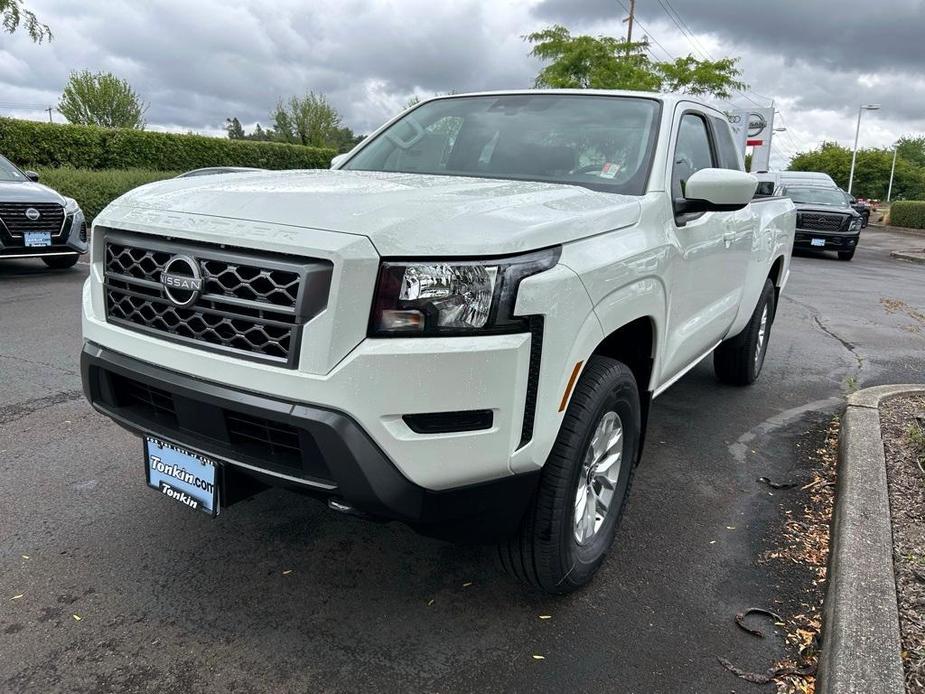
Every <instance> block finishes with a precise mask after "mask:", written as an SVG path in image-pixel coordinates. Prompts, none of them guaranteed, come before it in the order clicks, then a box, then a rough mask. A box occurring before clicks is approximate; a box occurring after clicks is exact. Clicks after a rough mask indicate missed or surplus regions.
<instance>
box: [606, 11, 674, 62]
mask: <svg viewBox="0 0 925 694" xmlns="http://www.w3.org/2000/svg"><path fill="white" fill-rule="evenodd" d="M617 4H618V5H620V7H622V8H623V10H624V11H625V12H626V13H627V14H629V9H628V8H627V6H626V5H624V4H623V1H622V0H617ZM633 21H634V22H635V23H636V24H637V25H638V26H639V28H640V29H642V31H643V33H644V34H645V35H646V38H650V39H652V43H654V44H655V45H656V46H658V47H659V48H661V49H662V51H664V52H665V55H667V56H668V59H669V60H674V59H675V57H674V55H673V54H672V53H671V51H669V50H668V49H667V48H665V47H664V46H663V45H662V44H661V43H660V42H659V40H658V39H657V38H655V35H654V34H653V33H652V32H651V31H649V29H648V28H647V27H646V26H645V25H644V24H643V23H642V22H640V21H639V18H638V17H635V18H634V19H633ZM649 53H652V51H651V50H650V51H649ZM652 57H653V58H655V57H656V56H655V55H654V54H652Z"/></svg>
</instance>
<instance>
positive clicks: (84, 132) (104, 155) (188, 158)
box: [0, 118, 334, 171]
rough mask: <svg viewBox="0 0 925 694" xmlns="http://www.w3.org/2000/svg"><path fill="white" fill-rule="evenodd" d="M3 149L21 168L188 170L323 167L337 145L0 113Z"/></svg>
mask: <svg viewBox="0 0 925 694" xmlns="http://www.w3.org/2000/svg"><path fill="white" fill-rule="evenodd" d="M0 150H2V152H0V153H2V154H3V155H4V156H5V157H6V158H7V159H10V160H11V161H13V162H14V163H16V164H18V165H19V166H23V167H37V166H70V167H74V168H80V169H148V170H153V171H189V170H190V169H198V168H202V167H204V166H255V167H260V168H266V169H324V168H327V167H328V166H330V164H331V157H333V156H334V150H332V149H321V148H317V147H303V146H301V145H289V144H283V143H279V142H253V141H249V140H228V139H224V138H220V137H205V136H203V135H176V134H172V133H155V132H148V131H144V130H128V129H125V128H99V127H96V126H90V125H63V124H57V123H38V122H34V121H25V120H16V119H12V118H0Z"/></svg>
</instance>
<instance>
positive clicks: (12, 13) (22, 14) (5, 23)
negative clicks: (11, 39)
mask: <svg viewBox="0 0 925 694" xmlns="http://www.w3.org/2000/svg"><path fill="white" fill-rule="evenodd" d="M20 24H21V25H22V26H23V28H24V29H25V30H26V33H27V34H29V38H31V39H32V40H33V41H35V42H36V43H42V41H44V40H46V39H47V40H48V41H51V40H52V39H53V38H54V36H53V35H52V33H51V29H49V28H48V25H47V24H42V23H41V22H40V21H39V20H38V18H37V17H36V16H35V13H34V12H32V11H30V10H27V9H26V8H25V7H23V6H22V0H0V27H2V28H3V30H4V31H6V32H7V33H10V34H12V33H13V32H14V31H16V30H17V29H18V28H19V26H20Z"/></svg>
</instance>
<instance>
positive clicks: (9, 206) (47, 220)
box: [0, 202, 64, 239]
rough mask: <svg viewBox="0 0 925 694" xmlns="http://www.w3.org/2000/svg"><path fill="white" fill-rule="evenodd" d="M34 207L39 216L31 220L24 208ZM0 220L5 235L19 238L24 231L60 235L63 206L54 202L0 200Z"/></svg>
mask: <svg viewBox="0 0 925 694" xmlns="http://www.w3.org/2000/svg"><path fill="white" fill-rule="evenodd" d="M29 209H34V210H36V211H37V212H38V213H39V218H38V219H35V220H32V219H29V218H28V217H27V216H26V210H29ZM0 222H2V223H3V230H4V231H5V232H6V234H5V235H6V236H8V237H9V238H13V239H21V238H22V235H23V232H26V231H47V232H50V233H51V234H52V236H60V235H61V233H62V232H63V231H64V206H63V205H59V204H58V203H56V202H0Z"/></svg>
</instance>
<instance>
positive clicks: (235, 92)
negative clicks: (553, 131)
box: [0, 0, 925, 167]
mask: <svg viewBox="0 0 925 694" xmlns="http://www.w3.org/2000/svg"><path fill="white" fill-rule="evenodd" d="M25 4H26V6H27V7H29V8H31V9H33V10H34V11H35V12H36V13H37V14H38V15H39V18H40V19H41V20H42V21H44V22H46V23H47V24H49V25H50V26H51V28H52V30H53V31H54V33H55V39H54V41H53V42H52V43H51V44H50V45H49V44H43V45H33V44H32V43H31V42H30V41H29V40H28V38H27V37H26V36H25V34H24V33H23V32H18V33H17V34H16V35H14V36H10V35H8V34H5V33H0V115H14V116H16V117H21V118H34V119H39V118H47V117H48V116H47V114H46V113H43V111H42V109H44V108H45V107H47V106H53V105H54V104H55V103H57V99H58V96H59V95H60V92H61V89H62V87H63V86H64V83H65V80H66V79H67V75H68V73H69V72H70V71H71V70H76V69H82V68H88V69H90V70H93V71H97V70H106V71H111V72H114V73H115V74H117V75H119V76H120V77H123V78H125V79H127V80H128V81H129V82H131V84H132V85H133V86H134V87H135V89H136V90H137V91H138V92H139V93H140V94H142V95H143V97H144V98H145V99H146V100H147V101H148V102H150V110H149V111H148V116H147V117H148V121H149V123H150V127H151V128H153V129H168V130H179V131H187V130H193V131H196V132H203V133H210V134H218V133H220V132H221V130H220V128H221V125H222V123H223V122H224V119H225V118H226V117H227V116H237V117H238V118H240V120H241V121H242V122H243V123H246V124H253V123H255V122H258V121H259V122H261V123H263V124H264V125H266V124H267V122H268V120H269V118H268V116H267V114H268V112H269V111H270V110H271V108H272V106H273V104H274V103H275V102H276V100H277V99H278V98H279V97H281V96H288V95H290V94H295V93H303V92H307V91H308V90H315V91H321V92H325V93H326V94H327V95H328V96H329V98H330V100H331V101H332V102H333V104H334V105H335V106H336V107H337V108H338V109H339V111H340V112H341V113H342V115H343V117H344V122H345V123H346V124H347V125H349V126H350V127H352V128H353V129H354V130H355V131H357V132H367V131H369V130H370V129H372V128H373V127H375V126H376V125H378V124H379V123H380V122H381V121H383V120H384V119H386V118H387V117H389V116H390V115H392V114H393V113H395V112H396V111H398V110H400V109H401V108H402V107H403V105H404V104H405V103H407V100H408V98H409V97H410V96H411V95H412V94H418V95H421V96H426V95H430V94H432V93H434V92H444V91H449V90H456V91H471V90H481V89H504V88H522V87H528V86H530V85H531V83H532V81H533V78H534V77H535V75H536V73H537V71H538V69H539V68H540V64H539V63H538V62H537V61H535V60H534V59H532V58H530V57H529V56H528V55H527V53H528V51H529V47H528V46H527V44H525V43H524V42H523V40H522V38H521V37H522V35H523V34H526V33H528V32H530V31H533V30H535V29H538V28H542V27H544V26H547V25H549V24H553V23H561V24H565V25H566V26H568V27H569V28H570V29H571V30H572V31H573V33H575V32H581V33H592V34H608V35H615V36H619V35H622V34H623V33H624V32H625V25H623V24H622V23H621V19H622V17H623V16H625V11H624V9H623V8H622V7H621V0H453V1H452V2H439V1H435V0H341V1H340V2H337V1H335V0H273V1H271V2H267V3H260V2H254V0H143V1H141V0H82V1H81V2H74V1H73V0H25ZM622 4H623V5H625V4H627V0H623V2H622ZM636 7H637V17H638V20H639V22H638V23H637V26H636V29H635V33H634V36H635V37H639V38H641V37H642V36H649V37H650V43H651V45H652V49H651V50H652V52H653V54H654V55H655V56H657V57H659V58H666V57H667V56H666V54H668V55H671V56H681V55H687V54H694V55H698V56H700V55H707V56H710V57H712V58H719V57H721V56H738V57H740V58H741V66H742V68H743V70H744V79H745V81H746V82H747V83H748V84H749V85H750V91H748V92H747V93H746V95H739V96H738V97H737V98H736V99H735V100H734V103H735V104H736V105H738V106H740V107H743V108H748V107H750V106H754V105H755V104H760V105H762V106H766V105H768V104H769V103H770V101H769V100H770V99H774V102H775V106H776V107H777V109H779V112H780V113H779V114H778V116H777V121H776V123H775V125H776V126H785V127H787V131H786V132H785V133H778V134H777V135H776V136H775V140H774V156H773V159H772V164H773V165H776V166H777V167H782V166H785V165H786V162H787V159H788V158H789V155H791V154H792V153H794V152H796V151H799V150H801V149H806V148H809V147H812V146H814V145H817V144H818V143H819V142H820V141H821V140H838V141H840V142H842V143H845V144H851V143H852V141H853V138H854V127H855V122H856V117H857V108H858V105H859V104H861V103H872V102H873V103H879V104H881V105H882V109H881V110H880V111H879V112H874V113H871V112H868V113H865V116H864V121H863V124H862V129H861V143H862V146H865V145H868V146H869V145H877V146H888V145H889V144H890V143H892V142H893V141H894V140H895V139H896V138H897V137H898V136H900V135H903V134H908V133H919V134H923V133H925V69H923V68H925V41H923V40H922V36H921V32H922V29H923V27H925V0H884V1H883V2H880V3H877V4H875V5H871V3H869V2H867V1H866V0H865V1H862V0H799V1H794V0H778V1H777V2H775V3H770V2H769V3H762V4H760V5H759V3H756V2H742V0H735V1H733V0H709V2H703V1H702V0H637V3H636ZM55 116H56V119H57V120H62V118H61V116H60V115H58V114H55ZM0 146H2V143H0Z"/></svg>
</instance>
